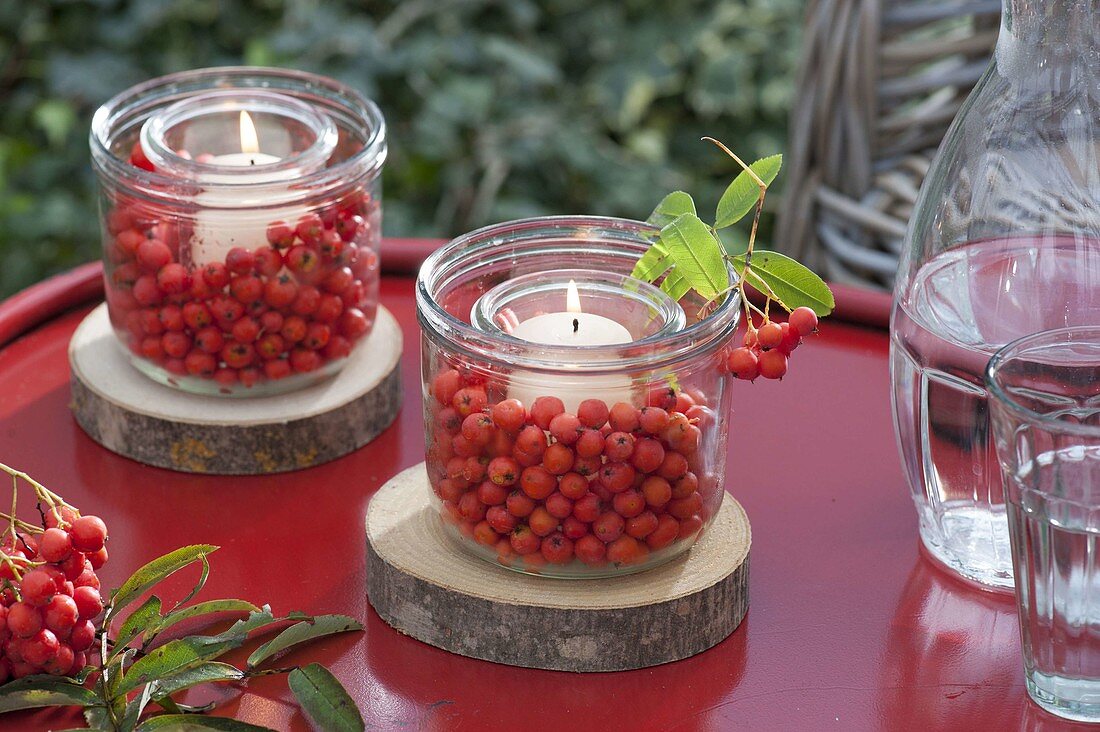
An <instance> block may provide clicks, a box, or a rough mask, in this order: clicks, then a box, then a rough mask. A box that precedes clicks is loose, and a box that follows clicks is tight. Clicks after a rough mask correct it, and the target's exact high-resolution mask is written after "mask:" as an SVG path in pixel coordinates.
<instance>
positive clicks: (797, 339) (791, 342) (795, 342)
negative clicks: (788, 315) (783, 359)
mask: <svg viewBox="0 0 1100 732" xmlns="http://www.w3.org/2000/svg"><path fill="white" fill-rule="evenodd" d="M779 327H780V328H782V329H783V340H781V341H780V342H779V346H778V347H777V349H776V350H779V351H782V352H783V353H785V354H787V355H788V356H790V355H791V354H792V353H793V352H794V349H796V348H798V346H799V344H801V343H802V336H800V335H798V331H797V330H795V329H794V328H792V327H791V324H790V323H783V324H782V325H780V326H779Z"/></svg>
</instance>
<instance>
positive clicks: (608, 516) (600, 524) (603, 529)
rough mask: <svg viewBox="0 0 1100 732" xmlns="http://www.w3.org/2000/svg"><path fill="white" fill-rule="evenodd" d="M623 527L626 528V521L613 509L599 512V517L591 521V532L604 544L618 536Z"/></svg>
mask: <svg viewBox="0 0 1100 732" xmlns="http://www.w3.org/2000/svg"><path fill="white" fill-rule="evenodd" d="M624 528H626V522H625V521H624V520H623V517H622V516H620V515H619V514H617V513H615V512H614V511H607V512H605V513H603V514H600V517H599V518H597V519H596V520H595V521H593V522H592V533H593V534H594V535H595V536H596V537H597V538H598V539H599V540H600V541H602V542H603V543H605V544H610V543H611V542H613V541H615V539H617V538H619V536H621V535H622V533H623V529H624Z"/></svg>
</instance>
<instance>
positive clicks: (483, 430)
mask: <svg viewBox="0 0 1100 732" xmlns="http://www.w3.org/2000/svg"><path fill="white" fill-rule="evenodd" d="M461 429H462V436H463V437H465V438H466V439H467V440H469V441H470V442H472V443H474V444H475V445H479V446H481V447H484V446H485V445H488V444H489V440H490V439H491V438H492V436H493V419H492V417H490V416H489V415H487V414H485V413H483V412H476V413H474V414H471V415H469V416H468V417H466V418H465V419H464V420H462V428H461Z"/></svg>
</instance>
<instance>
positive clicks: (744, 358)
mask: <svg viewBox="0 0 1100 732" xmlns="http://www.w3.org/2000/svg"><path fill="white" fill-rule="evenodd" d="M726 368H727V369H729V371H730V373H732V374H733V375H734V376H736V377H737V378H739V379H747V380H748V381H752V380H753V379H755V378H756V377H757V376H759V375H760V365H759V362H758V359H757V356H756V353H755V352H754V351H752V349H749V348H744V347H742V348H735V349H733V350H732V351H730V354H729V356H727V357H726Z"/></svg>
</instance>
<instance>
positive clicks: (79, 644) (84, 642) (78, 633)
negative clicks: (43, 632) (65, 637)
mask: <svg viewBox="0 0 1100 732" xmlns="http://www.w3.org/2000/svg"><path fill="white" fill-rule="evenodd" d="M94 642H95V625H94V624H93V623H92V621H91V620H78V621H77V623H76V625H75V626H73V632H72V634H70V635H69V645H71V646H72V647H73V650H74V651H76V652H78V653H79V652H80V651H86V650H88V649H89V648H91V647H92V644H93V643H94ZM81 665H82V666H83V664H81Z"/></svg>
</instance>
